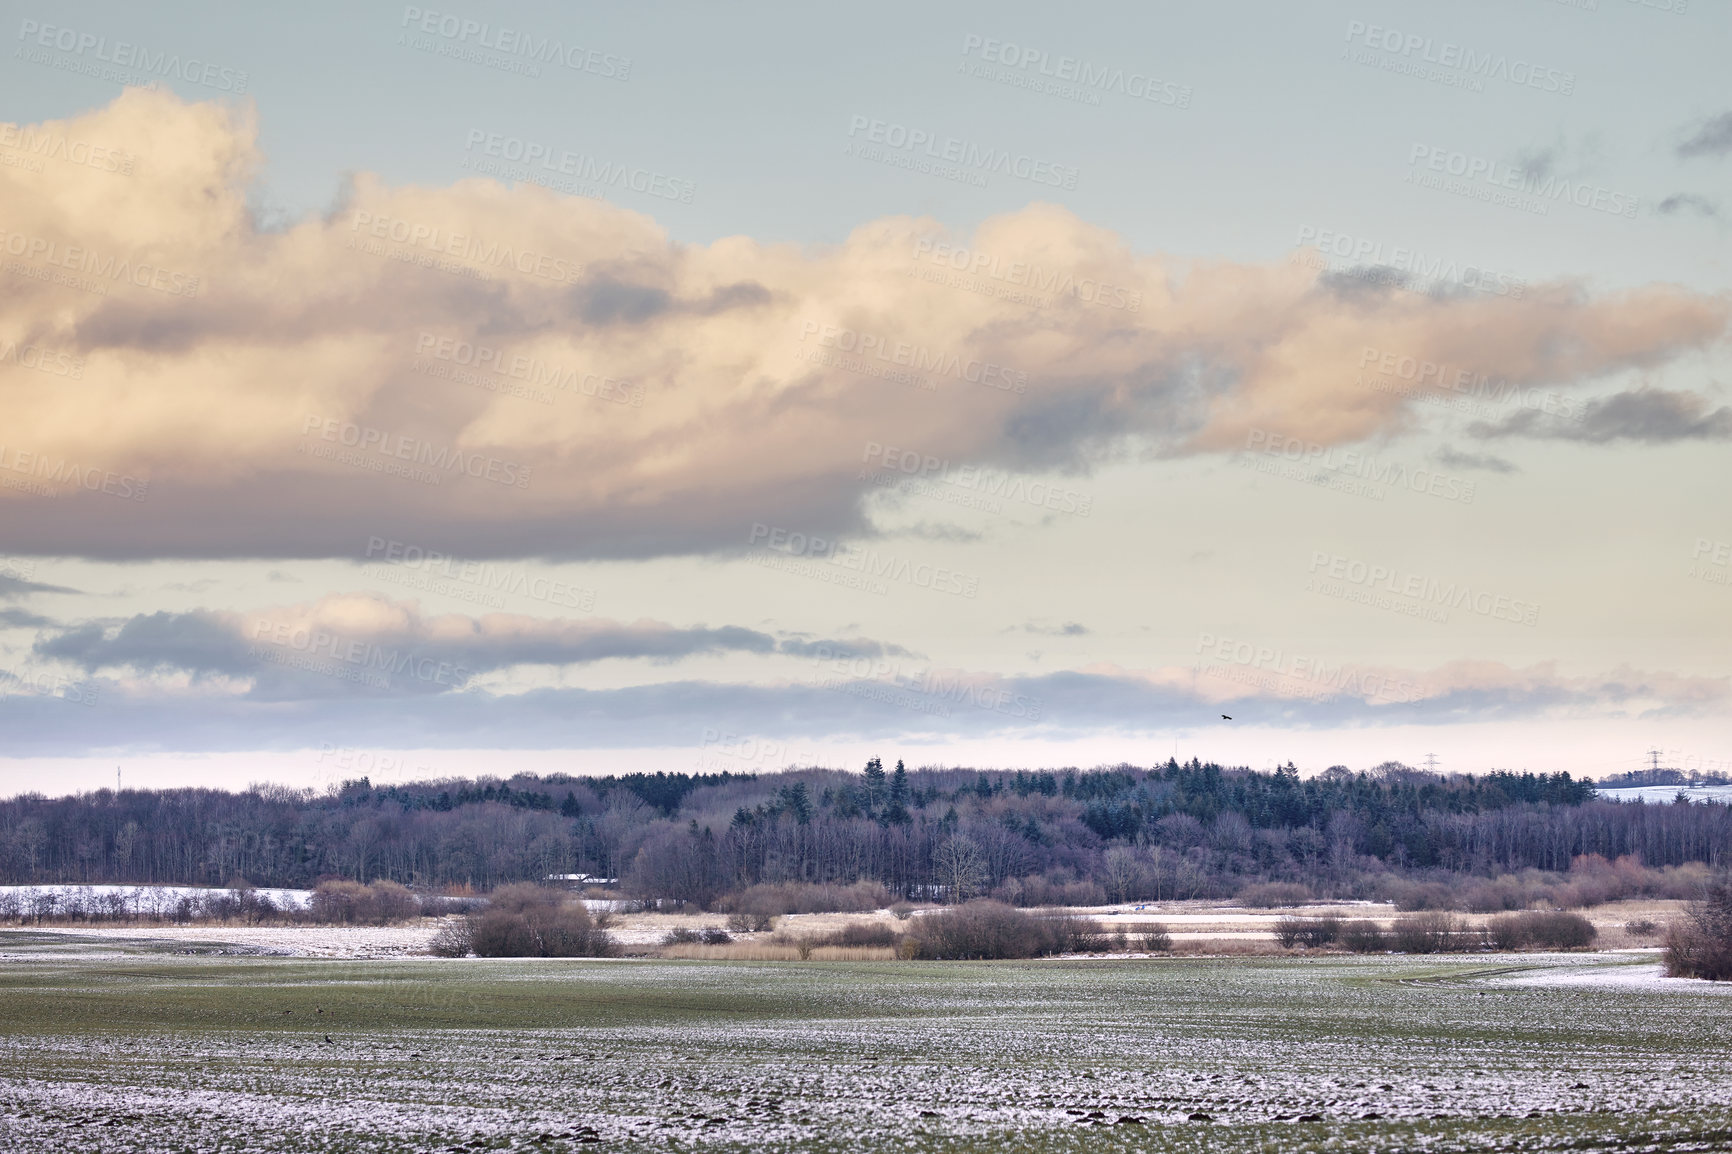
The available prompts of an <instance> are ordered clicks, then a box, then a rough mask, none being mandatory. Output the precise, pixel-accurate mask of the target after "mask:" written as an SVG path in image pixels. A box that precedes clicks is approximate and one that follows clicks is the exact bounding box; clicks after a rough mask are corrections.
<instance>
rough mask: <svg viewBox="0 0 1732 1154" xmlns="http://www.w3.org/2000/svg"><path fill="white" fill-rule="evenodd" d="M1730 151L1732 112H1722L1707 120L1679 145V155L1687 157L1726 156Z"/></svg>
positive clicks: (1731, 147) (1731, 142) (1731, 145)
mask: <svg viewBox="0 0 1732 1154" xmlns="http://www.w3.org/2000/svg"><path fill="white" fill-rule="evenodd" d="M1729 152H1732V112H1722V113H1721V114H1720V115H1718V116H1715V117H1712V118H1711V119H1709V120H1707V121H1705V122H1704V123H1703V124H1702V125H1701V126H1700V127H1699V128H1697V129H1696V131H1695V132H1692V133H1691V134H1690V136H1689V137H1688V138H1687V139H1686V140H1685V141H1684V142H1683V143H1682V144H1680V145H1678V155H1679V156H1682V157H1686V158H1688V157H1692V156H1725V155H1726V154H1727V153H1729Z"/></svg>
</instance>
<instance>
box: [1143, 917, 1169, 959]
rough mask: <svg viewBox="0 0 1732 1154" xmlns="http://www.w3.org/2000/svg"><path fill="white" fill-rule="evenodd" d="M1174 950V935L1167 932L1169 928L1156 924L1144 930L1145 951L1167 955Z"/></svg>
mask: <svg viewBox="0 0 1732 1154" xmlns="http://www.w3.org/2000/svg"><path fill="white" fill-rule="evenodd" d="M1172 948H1173V935H1172V934H1169V933H1168V932H1167V927H1166V926H1163V925H1160V924H1158V923H1157V924H1155V925H1152V926H1147V927H1145V928H1144V930H1143V949H1145V950H1147V951H1148V952H1149V953H1151V954H1165V953H1168V952H1170V951H1171V950H1172Z"/></svg>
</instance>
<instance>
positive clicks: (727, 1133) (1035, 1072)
mask: <svg viewBox="0 0 1732 1154" xmlns="http://www.w3.org/2000/svg"><path fill="white" fill-rule="evenodd" d="M1645 965H1646V963H1641V964H1638V965H1636V966H1624V967H1618V968H1620V969H1623V970H1627V971H1630V972H1631V975H1632V976H1633V977H1634V978H1635V979H1636V980H1634V981H1633V982H1629V983H1624V982H1612V981H1610V980H1605V979H1604V978H1601V979H1595V980H1575V979H1574V978H1572V977H1571V975H1572V974H1579V973H1582V972H1593V970H1594V969H1596V968H1604V967H1600V966H1599V963H1597V962H1595V961H1593V960H1592V959H1586V960H1585V959H1584V958H1583V957H1582V956H1580V955H1575V956H1568V955H1560V956H1556V957H1535V958H1528V959H1523V960H1522V962H1521V963H1520V968H1519V969H1512V966H1511V965H1510V960H1509V959H1488V958H1437V957H1433V958H1425V959H1416V958H1328V959H1281V960H1268V959H1259V960H1257V961H1252V962H1233V961H1220V960H1211V961H1200V960H1188V961H1187V960H1163V961H1149V962H1124V961H1117V962H1113V963H1086V962H1082V963H1079V962H1065V963H1005V964H996V965H995V964H971V963H928V964H921V963H903V964H860V965H850V964H815V963H813V964H803V965H802V964H799V963H788V964H762V963H757V964H754V963H732V964H714V963H697V962H694V963H661V962H635V963H628V962H593V961H592V962H584V963H577V964H573V963H568V962H558V961H547V962H496V963H480V962H473V961H470V962H445V963H438V964H434V963H430V962H426V961H421V962H407V961H370V962H338V961H314V960H304V961H284V960H278V959H261V958H232V957H227V958H209V957H199V958H186V957H171V956H169V957H165V956H159V957H154V958H137V957H129V958H127V959H124V961H112V962H101V961H76V960H72V961H68V960H66V959H64V958H60V957H56V958H54V959H52V961H46V960H38V961H32V962H28V963H21V962H13V961H4V962H0V988H4V989H6V990H7V991H8V993H7V996H6V997H5V998H4V999H0V1146H4V1148H6V1149H8V1150H11V1149H17V1150H31V1151H35V1150H45V1151H46V1150H55V1151H58V1150H99V1151H104V1152H111V1154H134V1152H137V1154H143V1152H146V1151H149V1152H151V1154H157V1152H162V1154H177V1152H182V1151H186V1152H190V1151H215V1150H234V1151H266V1150H269V1151H296V1152H308V1154H311V1152H314V1151H319V1152H323V1154H346V1152H349V1151H356V1152H358V1151H363V1150H365V1151H374V1152H381V1154H383V1152H393V1154H394V1152H398V1151H403V1152H407V1151H429V1150H464V1151H480V1150H501V1149H519V1150H545V1151H572V1150H576V1149H579V1148H580V1147H583V1146H591V1145H593V1146H603V1147H607V1148H613V1149H621V1150H625V1149H630V1150H650V1151H676V1150H690V1149H694V1148H700V1149H704V1150H715V1151H722V1150H727V1151H735V1150H738V1151H747V1150H751V1151H757V1150H824V1151H856V1150H877V1149H892V1148H893V1149H897V1150H903V1151H941V1150H942V1151H981V1152H985V1151H999V1150H1037V1151H1061V1150H1063V1151H1070V1150H1103V1151H1104V1150H1112V1151H1120V1150H1175V1151H1177V1150H1184V1151H1193V1152H1213V1151H1241V1150H1256V1151H1270V1152H1274V1151H1281V1152H1293V1154H1299V1152H1303V1151H1322V1150H1343V1151H1370V1150H1383V1151H1409V1150H1426V1151H1465V1150H1488V1149H1493V1150H1510V1151H1514V1150H1534V1149H1557V1150H1561V1149H1569V1150H1576V1151H1589V1152H1592V1151H1613V1150H1619V1151H1622V1150H1656V1151H1659V1150H1666V1151H1706V1150H1722V1149H1725V1148H1726V1147H1727V1144H1728V1142H1727V1139H1728V1135H1729V1134H1732V999H1728V998H1725V997H1722V996H1715V995H1713V994H1708V993H1705V992H1704V989H1703V988H1702V987H1701V986H1700V984H1691V985H1690V986H1688V987H1681V988H1677V989H1674V988H1670V987H1656V986H1655V985H1654V983H1653V982H1652V981H1651V980H1650V977H1651V975H1647V976H1645V975H1643V974H1641V973H1640V972H1639V971H1641V970H1643V969H1644V968H1645Z"/></svg>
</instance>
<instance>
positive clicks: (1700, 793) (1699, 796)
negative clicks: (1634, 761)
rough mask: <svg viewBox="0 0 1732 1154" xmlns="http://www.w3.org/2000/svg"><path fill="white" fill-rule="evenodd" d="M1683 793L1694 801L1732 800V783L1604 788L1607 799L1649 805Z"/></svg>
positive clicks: (1600, 793)
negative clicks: (1640, 802) (1641, 802)
mask: <svg viewBox="0 0 1732 1154" xmlns="http://www.w3.org/2000/svg"><path fill="white" fill-rule="evenodd" d="M1679 793H1682V794H1683V795H1684V796H1685V797H1686V798H1688V799H1689V800H1690V801H1692V802H1700V801H1720V802H1725V801H1732V785H1697V786H1687V785H1638V786H1631V787H1629V788H1627V789H1602V790H1600V791H1599V795H1600V796H1601V797H1603V798H1605V799H1606V800H1607V801H1643V802H1647V803H1648V804H1649V805H1659V804H1662V803H1665V802H1670V801H1672V800H1674V799H1676V798H1677V796H1678V794H1679Z"/></svg>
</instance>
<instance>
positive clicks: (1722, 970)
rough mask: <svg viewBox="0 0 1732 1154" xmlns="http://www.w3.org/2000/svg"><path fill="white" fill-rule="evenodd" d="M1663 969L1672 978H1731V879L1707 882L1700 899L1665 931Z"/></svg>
mask: <svg viewBox="0 0 1732 1154" xmlns="http://www.w3.org/2000/svg"><path fill="white" fill-rule="evenodd" d="M1666 972H1667V973H1668V974H1670V975H1672V976H1673V977H1674V978H1707V979H1708V980H1710V981H1715V982H1727V981H1732V880H1729V879H1728V878H1726V877H1721V878H1717V879H1716V880H1714V881H1712V882H1709V883H1708V885H1707V886H1706V888H1705V892H1704V894H1703V896H1702V898H1701V900H1700V901H1695V902H1692V903H1690V905H1689V906H1688V907H1687V908H1686V909H1685V912H1684V920H1683V921H1681V922H1674V923H1673V924H1672V927H1671V929H1670V931H1669V932H1668V933H1667V934H1666Z"/></svg>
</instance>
